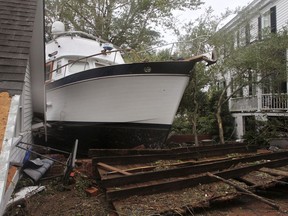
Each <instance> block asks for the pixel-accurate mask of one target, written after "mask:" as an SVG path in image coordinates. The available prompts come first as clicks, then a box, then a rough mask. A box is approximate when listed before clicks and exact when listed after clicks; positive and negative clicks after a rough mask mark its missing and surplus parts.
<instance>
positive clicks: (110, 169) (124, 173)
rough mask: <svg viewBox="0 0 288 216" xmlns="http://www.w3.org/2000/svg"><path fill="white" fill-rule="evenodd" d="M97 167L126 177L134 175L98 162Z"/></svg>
mask: <svg viewBox="0 0 288 216" xmlns="http://www.w3.org/2000/svg"><path fill="white" fill-rule="evenodd" d="M97 165H98V166H101V167H102V168H104V169H106V170H108V171H115V172H118V173H121V174H123V175H126V176H127V175H132V173H129V172H126V171H124V170H121V169H118V168H117V167H113V166H110V165H108V164H105V163H101V162H98V163H97Z"/></svg>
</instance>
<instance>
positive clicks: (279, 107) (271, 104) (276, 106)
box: [230, 93, 288, 112]
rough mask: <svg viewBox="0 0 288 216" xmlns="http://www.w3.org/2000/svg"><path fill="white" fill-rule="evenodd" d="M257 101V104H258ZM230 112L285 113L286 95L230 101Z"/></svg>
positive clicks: (287, 107)
mask: <svg viewBox="0 0 288 216" xmlns="http://www.w3.org/2000/svg"><path fill="white" fill-rule="evenodd" d="M258 101H259V103H258ZM230 111H231V112H252V111H271V112H274V111H282V112H283V111H284V112H285V111H287V112H288V94H285V93H282V94H262V95H261V96H260V97H259V98H257V97H256V96H253V97H242V98H232V99H231V100H230Z"/></svg>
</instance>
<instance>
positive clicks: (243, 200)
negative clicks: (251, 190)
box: [6, 175, 288, 216]
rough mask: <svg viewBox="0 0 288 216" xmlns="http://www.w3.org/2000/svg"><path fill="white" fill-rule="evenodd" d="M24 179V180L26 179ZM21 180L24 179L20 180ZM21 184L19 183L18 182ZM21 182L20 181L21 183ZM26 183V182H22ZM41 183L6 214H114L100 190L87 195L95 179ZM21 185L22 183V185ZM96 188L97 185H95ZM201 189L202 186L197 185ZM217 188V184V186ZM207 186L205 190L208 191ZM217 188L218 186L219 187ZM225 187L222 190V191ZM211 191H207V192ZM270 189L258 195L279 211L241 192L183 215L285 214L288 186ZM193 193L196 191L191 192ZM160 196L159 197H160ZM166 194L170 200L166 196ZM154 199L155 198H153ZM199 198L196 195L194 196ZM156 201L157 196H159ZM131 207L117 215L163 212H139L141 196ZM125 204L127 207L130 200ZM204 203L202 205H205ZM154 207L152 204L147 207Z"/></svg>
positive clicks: (164, 205) (212, 188) (166, 203)
mask: <svg viewBox="0 0 288 216" xmlns="http://www.w3.org/2000/svg"><path fill="white" fill-rule="evenodd" d="M26 180H27V179H26ZM22 182H23V181H22ZM20 184H21V183H20ZM22 184H23V183H22ZM24 184H25V183H24ZM42 185H46V188H47V189H46V190H45V191H44V192H41V193H38V194H36V195H34V196H32V197H30V198H28V199H26V200H25V201H24V202H22V203H20V205H19V203H18V205H16V206H14V207H13V208H12V210H10V211H9V212H8V213H7V214H6V216H16V215H18V216H24V215H25V216H50V215H51V216H52V215H53V216H54V215H55V216H60V215H61V216H68V215H69V216H71V215H75V216H90V215H91V216H92V215H93V216H108V215H111V216H112V215H113V216H114V215H115V214H113V209H112V207H111V206H110V205H109V204H108V203H107V201H106V198H105V194H104V193H103V192H102V191H101V190H100V191H99V193H98V195H97V196H92V197H91V196H88V195H87V193H86V192H85V189H86V188H87V187H90V186H91V185H94V186H96V185H95V182H94V181H93V180H91V179H88V178H86V177H83V176H81V175H78V176H76V177H73V181H72V182H71V184H69V185H68V186H63V185H61V184H59V180H49V181H46V182H43V183H42ZM22 186H23V185H22ZM96 187H97V186H96ZM200 188H202V189H203V188H204V186H200ZM216 188H217V187H216ZM221 188H225V190H231V188H230V189H229V188H227V186H224V185H222V186H221ZM207 189H208V190H207ZM218 189H219V188H218ZM215 190H216V189H215V185H210V186H207V187H205V197H206V196H207V197H209V196H211V195H213V194H215ZM225 190H224V191H225ZM209 191H210V192H209ZM269 191H270V192H269V193H267V191H266V192H265V194H263V195H262V194H261V196H264V197H266V198H268V199H271V200H273V201H274V202H275V203H277V204H278V205H279V206H280V207H281V209H282V211H279V210H276V209H273V208H272V207H270V206H268V205H267V204H265V203H262V202H260V201H257V200H255V199H254V198H251V197H249V196H247V195H241V196H238V197H237V198H234V199H232V200H228V201H227V200H226V201H221V202H217V203H214V204H212V205H211V206H209V207H208V206H205V204H204V205H203V207H202V208H197V209H195V211H194V210H191V209H190V210H189V211H187V212H186V214H184V215H198V216H200V215H203V216H206V215H207V216H276V215H277V216H278V215H279V216H282V215H283V216H284V215H288V214H287V213H286V210H288V202H287V201H288V193H287V192H288V186H287V185H286V186H281V187H276V188H273V189H271V190H269ZM194 193H195V191H194ZM157 196H159V197H160V200H162V201H161V203H155V206H160V207H161V208H163V209H165V208H169V207H171V206H174V204H173V202H172V203H171V199H170V198H171V197H173V193H172V194H170V195H169V196H168V195H167V194H165V193H163V194H162V195H161V194H160V195H159V194H158V195H157ZM161 196H162V198H161ZM168 197H169V199H168ZM155 198H156V197H155ZM187 199H188V201H189V200H190V201H191V202H194V201H195V200H193V199H192V197H187ZM197 199H198V198H197ZM158 200H159V199H158ZM130 201H131V202H130V207H131V208H132V207H133V205H136V208H137V202H138V203H139V205H138V211H131V212H130V213H128V212H126V213H124V212H122V213H120V212H119V213H120V214H119V215H121V216H128V215H129V216H130V215H131V216H145V215H162V214H146V213H144V212H141V205H145V203H143V202H144V201H145V198H144V197H138V198H135V197H134V198H132V200H130ZM126 205H128V206H129V200H128V203H126ZM155 206H154V207H155ZM204 206H205V207H204ZM150 207H151V209H153V208H154V207H153V206H150ZM165 215H177V216H178V215H183V213H180V208H179V214H177V210H176V213H173V214H169V213H167V212H166V214H165Z"/></svg>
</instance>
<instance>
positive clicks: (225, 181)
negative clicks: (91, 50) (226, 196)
mask: <svg viewBox="0 0 288 216" xmlns="http://www.w3.org/2000/svg"><path fill="white" fill-rule="evenodd" d="M207 175H208V176H209V177H212V178H216V179H218V180H220V181H222V182H224V183H226V184H228V185H231V186H233V187H234V188H236V189H237V190H239V191H242V192H244V193H246V194H247V195H249V196H251V197H254V198H256V199H257V200H260V201H261V202H264V203H266V204H267V205H269V206H271V207H273V208H274V209H277V210H281V208H280V206H278V205H277V204H275V203H273V202H271V201H269V200H267V199H264V198H263V197H261V196H258V195H256V194H254V193H252V192H251V191H249V190H246V189H245V188H242V187H240V186H239V185H236V184H234V183H233V182H231V181H229V180H226V179H224V178H222V177H220V176H217V175H214V174H212V173H210V172H208V173H207Z"/></svg>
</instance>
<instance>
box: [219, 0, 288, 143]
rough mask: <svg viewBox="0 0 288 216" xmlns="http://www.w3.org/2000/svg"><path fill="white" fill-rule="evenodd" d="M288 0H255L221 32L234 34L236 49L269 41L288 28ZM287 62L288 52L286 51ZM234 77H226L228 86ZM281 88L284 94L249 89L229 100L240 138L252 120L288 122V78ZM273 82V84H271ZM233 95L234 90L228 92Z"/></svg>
mask: <svg viewBox="0 0 288 216" xmlns="http://www.w3.org/2000/svg"><path fill="white" fill-rule="evenodd" d="M287 11H288V1H287V0H254V1H252V3H250V4H249V5H248V6H247V7H246V8H245V9H244V10H243V11H242V12H241V13H239V14H238V15H236V16H234V18H233V19H232V20H230V21H229V22H228V23H227V24H225V25H224V26H223V27H222V28H221V29H220V31H228V32H233V34H234V48H236V49H237V47H239V46H247V45H248V46H249V44H251V43H257V42H258V41H262V39H263V38H265V34H266V32H268V33H279V32H280V31H283V30H284V29H285V28H287V27H288V13H287ZM283 48H284V50H285V47H283ZM285 57H286V60H287V58H288V52H287V47H286V56H285ZM231 74H232V73H231V72H230V73H227V74H226V78H225V79H226V82H227V81H231V79H232V77H233V75H231ZM286 77H287V78H286V79H284V80H283V82H281V86H279V89H280V92H278V93H277V94H273V92H272V91H271V88H264V87H263V85H262V87H260V85H255V86H252V85H248V86H246V87H244V88H243V89H242V91H241V94H238V95H237V96H236V97H235V96H234V97H232V98H231V99H230V100H229V108H230V111H231V113H232V115H233V116H234V117H235V121H236V125H235V127H236V136H237V137H238V138H241V137H242V136H243V135H244V134H245V130H246V129H247V120H248V119H249V118H251V117H253V118H254V117H255V118H256V119H260V120H261V119H262V120H267V119H269V118H279V117H281V118H282V120H283V118H284V119H285V118H287V120H286V122H287V121H288V76H286ZM271 82H273V80H271ZM227 94H228V95H231V88H229V89H228V90H227Z"/></svg>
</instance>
